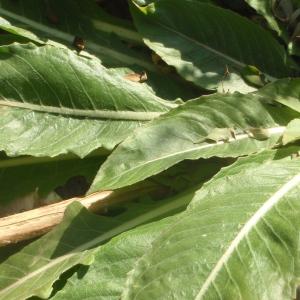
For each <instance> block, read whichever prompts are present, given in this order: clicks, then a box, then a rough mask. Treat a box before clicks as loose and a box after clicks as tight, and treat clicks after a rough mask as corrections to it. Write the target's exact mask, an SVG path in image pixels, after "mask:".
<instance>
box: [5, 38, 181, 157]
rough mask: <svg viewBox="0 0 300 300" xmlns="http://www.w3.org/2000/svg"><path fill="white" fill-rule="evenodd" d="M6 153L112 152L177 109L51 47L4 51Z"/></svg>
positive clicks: (88, 61) (96, 65)
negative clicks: (148, 124)
mask: <svg viewBox="0 0 300 300" xmlns="http://www.w3.org/2000/svg"><path fill="white" fill-rule="evenodd" d="M0 59H1V60H0V68H1V70H2V72H1V74H0V115H1V117H0V127H1V131H0V150H4V151H5V152H6V153H7V154H8V155H13V156H15V155H23V154H28V155H33V156H56V155H59V154H63V153H67V152H73V153H75V154H76V155H78V156H80V157H83V156H86V155H87V154H88V153H90V152H91V151H92V150H94V149H96V148H99V147H104V148H106V149H110V150H111V149H112V148H113V147H115V145H116V144H118V143H119V142H121V141H122V140H123V139H124V138H125V137H126V136H127V135H128V134H129V133H130V132H132V131H133V130H134V129H136V128H137V127H139V126H141V125H142V124H143V123H145V121H147V120H151V119H153V118H154V117H157V116H159V115H160V114H162V113H164V112H166V111H168V110H169V109H170V108H172V107H176V106H177V105H176V104H173V103H170V102H168V101H164V100H162V99H160V98H158V97H156V96H155V95H153V94H152V93H151V92H149V91H148V90H147V89H145V88H144V87H143V86H140V85H137V84H136V83H132V82H130V81H129V80H125V79H124V78H122V77H121V76H118V75H116V74H114V75H113V74H111V73H110V72H109V71H108V70H107V69H105V68H104V67H103V66H102V65H101V63H100V62H99V61H98V60H97V59H87V58H84V57H81V56H78V55H77V54H75V53H73V52H72V51H69V50H67V49H60V48H56V47H52V46H42V47H36V46H35V45H32V44H29V45H18V44H15V45H11V46H3V47H0Z"/></svg>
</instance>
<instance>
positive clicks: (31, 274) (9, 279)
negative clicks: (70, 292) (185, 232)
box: [0, 190, 194, 300]
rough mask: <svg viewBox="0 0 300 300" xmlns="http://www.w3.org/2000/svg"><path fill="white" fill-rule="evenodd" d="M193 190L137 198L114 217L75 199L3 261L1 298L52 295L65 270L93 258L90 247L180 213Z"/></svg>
mask: <svg viewBox="0 0 300 300" xmlns="http://www.w3.org/2000/svg"><path fill="white" fill-rule="evenodd" d="M193 191H194V190H192V192H191V191H190V192H186V193H185V194H182V195H177V196H176V197H173V198H170V199H166V200H165V201H162V202H161V201H151V202H148V203H147V202H146V203H145V202H144V201H141V202H140V203H139V202H137V203H134V202H133V203H132V204H129V205H128V210H126V211H125V212H124V213H123V214H121V215H118V216H117V217H114V218H112V217H105V216H96V215H92V214H90V213H88V212H87V211H86V209H85V208H83V207H82V206H81V205H80V204H79V203H77V202H74V203H72V204H71V205H70V206H69V207H68V208H67V211H66V213H65V214H66V216H65V218H64V221H63V222H62V223H61V224H60V225H58V226H57V227H56V228H55V229H54V230H52V231H51V232H50V233H48V234H46V235H45V236H44V237H42V238H40V239H38V240H37V241H35V242H33V243H31V244H30V245H28V246H26V247H25V248H23V249H22V251H20V252H18V253H17V254H15V255H12V256H10V257H9V258H8V259H7V260H6V261H4V262H3V263H2V264H0V278H1V280H0V299H3V300H4V299H5V300H15V299H16V298H17V299H20V300H22V299H26V298H28V297H30V296H33V295H36V296H39V297H41V298H47V297H49V295H50V293H51V291H52V284H53V282H54V281H56V280H57V279H58V278H59V276H60V274H61V273H63V272H65V271H66V270H68V269H70V268H71V267H72V266H74V265H76V264H84V265H88V264H90V263H92V262H93V259H94V258H93V257H94V251H93V250H89V251H87V249H90V248H92V247H95V246H98V245H100V244H102V243H104V242H106V241H107V240H109V239H110V238H112V237H114V236H116V235H118V234H120V233H121V232H124V231H126V230H129V229H131V228H133V227H136V226H138V225H141V224H144V223H147V222H150V221H152V220H154V219H156V218H161V217H163V216H168V215H172V214H174V213H177V212H178V211H180V210H182V209H184V208H185V207H186V205H187V203H188V202H189V201H190V200H191V197H192V195H193ZM45 245H46V246H45Z"/></svg>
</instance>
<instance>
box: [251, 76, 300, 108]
mask: <svg viewBox="0 0 300 300" xmlns="http://www.w3.org/2000/svg"><path fill="white" fill-rule="evenodd" d="M256 94H257V95H258V96H260V97H261V98H262V99H263V100H265V101H266V102H269V103H276V102H278V103H281V104H283V105H286V106H288V107H289V108H291V109H293V110H295V111H297V112H299V113H300V97H299V95H300V79H299V78H285V79H280V80H277V81H275V82H274V83H271V84H268V85H266V86H265V87H263V88H261V89H260V90H259V91H258V92H256Z"/></svg>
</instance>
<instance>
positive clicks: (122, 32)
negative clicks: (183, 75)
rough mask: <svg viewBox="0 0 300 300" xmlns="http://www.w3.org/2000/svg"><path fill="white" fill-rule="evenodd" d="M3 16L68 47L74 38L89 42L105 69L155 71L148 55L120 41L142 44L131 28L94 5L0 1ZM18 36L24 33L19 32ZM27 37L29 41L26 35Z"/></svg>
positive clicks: (87, 45) (58, 1) (57, 1)
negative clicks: (134, 67) (136, 68)
mask: <svg viewBox="0 0 300 300" xmlns="http://www.w3.org/2000/svg"><path fill="white" fill-rule="evenodd" d="M0 15H1V16H2V17H3V18H6V19H8V20H9V21H11V22H12V24H14V25H16V26H19V27H22V28H26V29H28V30H30V31H32V32H34V33H36V34H37V35H39V36H41V37H43V38H46V39H51V40H54V41H60V42H62V43H64V44H65V45H67V46H68V47H72V44H73V40H74V37H75V36H79V37H81V38H83V39H84V40H85V41H86V42H85V46H86V48H87V49H88V51H90V52H91V53H94V54H95V55H97V56H98V57H99V58H100V59H101V60H102V61H103V63H105V64H106V65H109V66H124V65H126V66H128V65H140V66H142V67H143V68H145V69H149V70H150V69H152V70H153V69H154V65H153V64H152V62H151V61H150V59H148V58H147V56H146V55H144V54H142V53H141V52H138V51H134V50H132V49H130V48H129V47H127V46H126V45H124V43H122V41H121V39H122V40H130V41H134V42H135V43H141V38H140V36H139V34H138V33H137V32H136V30H135V29H134V28H133V26H132V24H130V23H129V22H127V21H125V20H121V19H118V18H114V17H112V16H110V15H109V14H107V13H105V12H104V11H103V10H101V8H100V7H99V6H98V5H97V4H96V3H95V2H94V1H85V2H82V1H80V0H78V1H73V0H67V1H60V0H55V1H39V0H26V1H24V0H21V1H15V2H12V1H10V0H1V1H0ZM3 29H5V28H3ZM16 33H17V34H23V33H24V32H23V31H22V30H19V31H16ZM117 35H119V36H121V37H118V36H117ZM25 36H26V37H27V38H30V36H29V35H27V34H26V35H25ZM32 40H34V41H36V39H32Z"/></svg>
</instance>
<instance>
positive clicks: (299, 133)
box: [282, 119, 300, 145]
mask: <svg viewBox="0 0 300 300" xmlns="http://www.w3.org/2000/svg"><path fill="white" fill-rule="evenodd" d="M299 139H300V119H295V120H293V121H291V122H290V123H289V124H288V125H287V127H286V130H285V132H284V134H283V137H282V143H283V145H286V144H288V143H291V142H295V141H297V140H299Z"/></svg>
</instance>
